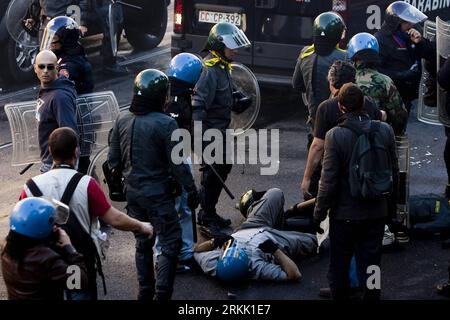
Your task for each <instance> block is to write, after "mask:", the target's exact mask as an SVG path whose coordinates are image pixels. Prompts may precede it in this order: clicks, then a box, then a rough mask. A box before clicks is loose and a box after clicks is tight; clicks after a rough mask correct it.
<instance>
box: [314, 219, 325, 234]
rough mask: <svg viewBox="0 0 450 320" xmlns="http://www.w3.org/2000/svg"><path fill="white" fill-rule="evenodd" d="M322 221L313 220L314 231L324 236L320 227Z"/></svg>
mask: <svg viewBox="0 0 450 320" xmlns="http://www.w3.org/2000/svg"><path fill="white" fill-rule="evenodd" d="M321 222H322V221H320V220H319V219H316V218H314V219H313V228H314V231H315V232H317V233H319V234H323V232H324V231H323V229H322V228H321V227H320V223H321Z"/></svg>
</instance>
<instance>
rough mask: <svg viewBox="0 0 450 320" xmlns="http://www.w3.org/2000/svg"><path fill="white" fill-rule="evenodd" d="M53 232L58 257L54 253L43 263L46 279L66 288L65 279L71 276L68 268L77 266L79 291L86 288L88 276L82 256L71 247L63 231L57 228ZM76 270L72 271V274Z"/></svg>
mask: <svg viewBox="0 0 450 320" xmlns="http://www.w3.org/2000/svg"><path fill="white" fill-rule="evenodd" d="M55 232H57V233H58V242H57V243H56V250H57V253H58V255H57V254H56V253H55V254H54V255H53V256H52V257H51V258H50V259H48V260H47V261H46V262H45V266H46V268H45V269H46V270H47V274H46V276H47V279H48V280H49V281H51V282H57V283H59V284H60V285H61V286H62V287H64V288H66V282H67V279H68V277H70V276H71V273H70V272H69V273H68V271H70V270H69V267H72V266H77V267H78V270H79V276H80V279H79V280H80V287H81V289H83V288H87V285H88V276H87V269H86V265H85V263H84V258H83V256H82V255H81V254H79V253H78V252H77V251H76V250H75V248H74V247H73V246H72V243H71V242H70V238H69V236H68V235H67V233H66V232H65V231H64V230H62V229H61V228H58V229H56V231H55ZM78 270H76V269H74V270H73V271H72V272H76V271H78Z"/></svg>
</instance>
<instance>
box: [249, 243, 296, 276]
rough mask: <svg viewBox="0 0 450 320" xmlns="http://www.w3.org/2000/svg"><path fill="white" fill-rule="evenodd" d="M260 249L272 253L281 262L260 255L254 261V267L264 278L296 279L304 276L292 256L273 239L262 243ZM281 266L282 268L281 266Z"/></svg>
mask: <svg viewBox="0 0 450 320" xmlns="http://www.w3.org/2000/svg"><path fill="white" fill-rule="evenodd" d="M258 249H259V250H261V251H262V252H264V253H268V254H272V255H273V256H274V257H275V258H276V259H277V261H278V263H279V264H280V265H279V266H278V265H276V264H274V263H269V262H267V261H266V260H264V259H262V257H261V256H259V257H258V258H257V259H255V261H254V267H255V269H256V270H257V274H258V275H259V277H260V278H261V279H263V280H291V281H295V280H298V279H300V277H301V276H302V275H301V273H300V270H298V267H297V265H296V264H295V262H294V261H292V259H291V258H289V257H288V256H287V255H286V254H285V253H284V252H283V251H281V250H280V248H279V247H278V245H277V244H276V243H275V242H274V241H273V240H271V239H267V240H266V241H264V242H262V243H260V244H259V245H258ZM280 267H281V270H282V272H281V270H279V268H280Z"/></svg>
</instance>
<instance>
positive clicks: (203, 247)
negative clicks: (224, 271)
mask: <svg viewBox="0 0 450 320" xmlns="http://www.w3.org/2000/svg"><path fill="white" fill-rule="evenodd" d="M214 249H215V246H214V240H213V239H211V240H208V241H205V242H202V243H197V244H196V245H195V247H194V252H206V251H211V250H214Z"/></svg>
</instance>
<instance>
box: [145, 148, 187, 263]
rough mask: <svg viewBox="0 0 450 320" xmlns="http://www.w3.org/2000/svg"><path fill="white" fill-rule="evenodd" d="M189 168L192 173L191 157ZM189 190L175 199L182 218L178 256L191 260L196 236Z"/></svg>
mask: <svg viewBox="0 0 450 320" xmlns="http://www.w3.org/2000/svg"><path fill="white" fill-rule="evenodd" d="M187 161H188V164H189V168H190V169H191V173H192V161H191V158H190V157H188V158H187ZM187 197H188V194H187V192H186V191H185V190H184V189H183V192H182V193H181V195H180V196H179V197H177V198H176V199H175V210H176V212H178V217H179V218H180V226H181V240H182V241H183V244H182V247H181V251H180V255H179V256H178V259H179V260H181V261H182V260H189V259H191V258H192V257H193V256H194V236H193V233H192V212H191V209H190V208H189V207H188V203H187ZM154 252H155V259H154V261H158V259H157V257H158V256H159V255H160V254H161V245H160V243H159V239H158V237H156V241H155V250H154Z"/></svg>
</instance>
